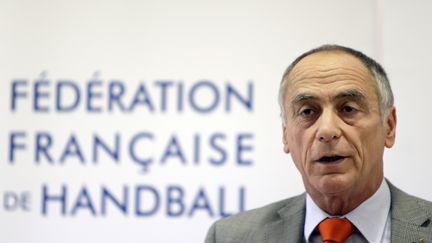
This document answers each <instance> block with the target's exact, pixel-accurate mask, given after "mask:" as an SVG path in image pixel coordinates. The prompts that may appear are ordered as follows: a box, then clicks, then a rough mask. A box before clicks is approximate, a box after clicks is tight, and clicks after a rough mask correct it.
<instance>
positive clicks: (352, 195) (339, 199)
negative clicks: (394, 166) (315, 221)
mask: <svg viewBox="0 0 432 243" xmlns="http://www.w3.org/2000/svg"><path fill="white" fill-rule="evenodd" d="M382 179H383V177H381V178H380V179H377V180H374V181H368V185H367V186H366V187H363V190H361V191H356V190H352V191H349V192H340V193H334V194H323V193H320V192H318V191H314V190H307V191H308V193H309V195H310V196H311V198H312V200H313V201H314V202H315V203H316V204H317V205H318V207H320V208H321V209H322V210H324V211H325V212H327V213H328V214H330V215H345V214H347V213H349V212H351V211H352V210H354V209H355V208H356V207H358V206H359V205H360V204H361V203H363V202H364V201H366V200H367V199H368V198H370V197H371V196H372V195H373V194H374V193H375V192H376V191H377V190H378V188H379V187H380V185H381V182H382Z"/></svg>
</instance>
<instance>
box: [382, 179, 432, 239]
mask: <svg viewBox="0 0 432 243" xmlns="http://www.w3.org/2000/svg"><path fill="white" fill-rule="evenodd" d="M387 183H388V184H389V188H390V192H391V209H390V210H391V218H392V222H391V228H392V232H391V238H392V242H393V243H399V242H401V243H406V242H431V241H432V234H431V230H432V229H431V228H432V222H431V221H432V211H431V204H430V202H427V201H425V200H422V199H420V198H416V197H413V196H410V195H408V194H406V193H405V192H403V191H401V190H399V189H398V188H396V187H395V186H393V185H392V184H391V183H390V182H389V181H387Z"/></svg>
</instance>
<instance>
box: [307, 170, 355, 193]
mask: <svg viewBox="0 0 432 243" xmlns="http://www.w3.org/2000/svg"><path fill="white" fill-rule="evenodd" d="M352 186H353V180H352V178H350V177H349V176H348V175H346V174H330V175H323V176H321V177H320V178H319V179H318V181H317V183H315V188H316V189H317V190H318V191H319V192H320V193H321V194H329V195H331V194H340V193H343V192H346V191H349V189H350V188H352Z"/></svg>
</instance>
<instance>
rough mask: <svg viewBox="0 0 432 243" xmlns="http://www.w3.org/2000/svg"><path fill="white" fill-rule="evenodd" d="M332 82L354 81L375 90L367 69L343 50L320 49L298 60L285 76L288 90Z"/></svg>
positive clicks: (365, 87)
mask: <svg viewBox="0 0 432 243" xmlns="http://www.w3.org/2000/svg"><path fill="white" fill-rule="evenodd" d="M332 82H339V83H355V84H357V85H359V86H362V87H363V88H364V89H368V90H373V91H375V92H376V91H377V89H376V84H375V82H374V81H373V77H372V74H371V72H370V71H369V69H368V68H367V67H366V66H365V65H364V64H363V62H361V61H360V60H359V59H358V58H357V57H354V56H352V55H351V54H348V53H345V52H343V51H321V52H317V53H313V54H311V55H309V56H306V57H304V58H303V59H302V60H300V61H299V62H298V63H297V64H296V65H295V66H294V68H293V69H292V70H291V72H290V74H289V75H288V77H287V87H286V88H287V90H286V92H289V91H290V90H292V89H293V88H294V89H295V87H297V86H299V85H300V86H303V85H311V84H317V83H319V84H326V83H332Z"/></svg>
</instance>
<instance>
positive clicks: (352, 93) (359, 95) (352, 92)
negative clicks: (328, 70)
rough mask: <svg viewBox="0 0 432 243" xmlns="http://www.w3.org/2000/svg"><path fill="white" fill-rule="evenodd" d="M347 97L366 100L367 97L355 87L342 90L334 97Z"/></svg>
mask: <svg viewBox="0 0 432 243" xmlns="http://www.w3.org/2000/svg"><path fill="white" fill-rule="evenodd" d="M347 97H351V98H354V99H358V100H365V99H366V97H365V95H364V94H363V93H362V92H360V91H358V90H355V89H349V90H344V91H342V92H340V93H339V94H337V95H336V96H335V97H334V98H335V99H341V98H347Z"/></svg>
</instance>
